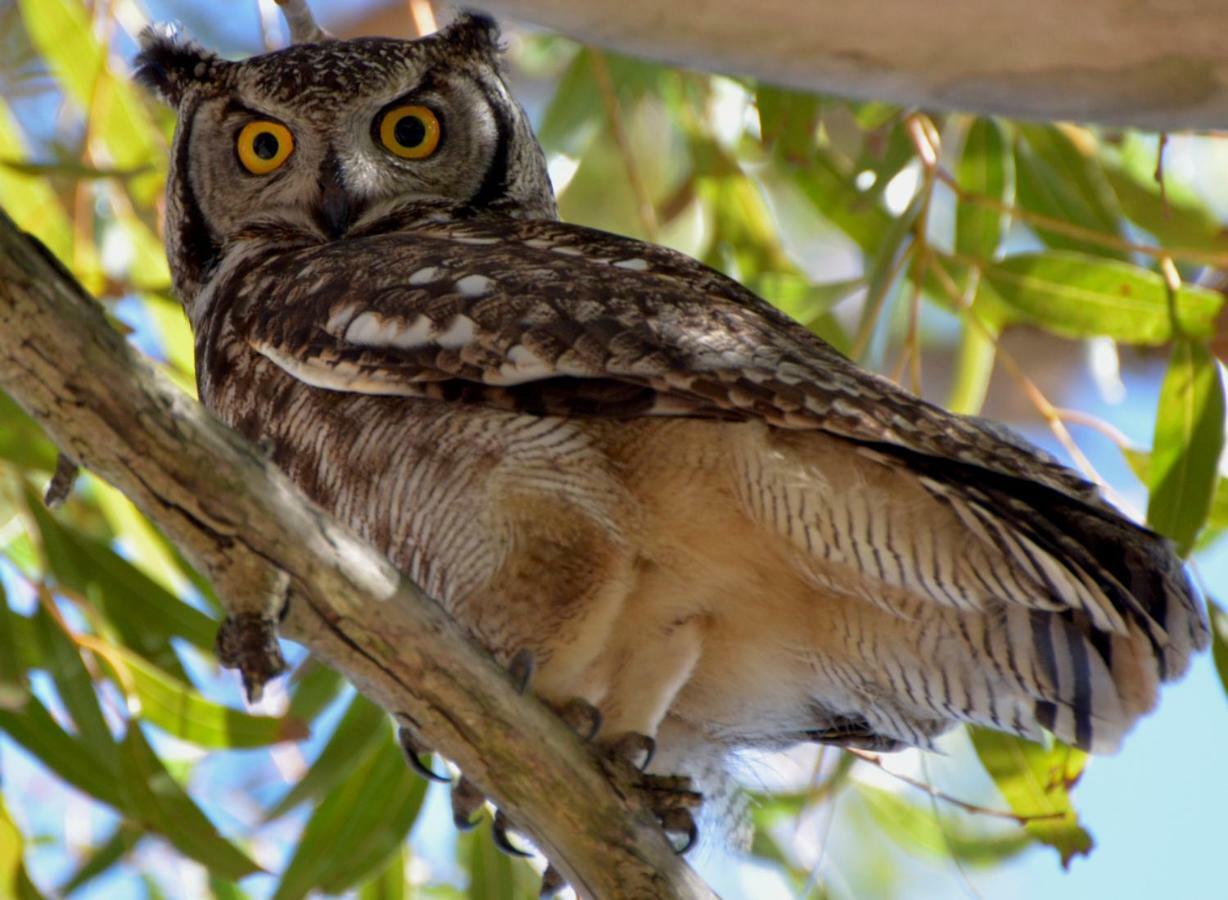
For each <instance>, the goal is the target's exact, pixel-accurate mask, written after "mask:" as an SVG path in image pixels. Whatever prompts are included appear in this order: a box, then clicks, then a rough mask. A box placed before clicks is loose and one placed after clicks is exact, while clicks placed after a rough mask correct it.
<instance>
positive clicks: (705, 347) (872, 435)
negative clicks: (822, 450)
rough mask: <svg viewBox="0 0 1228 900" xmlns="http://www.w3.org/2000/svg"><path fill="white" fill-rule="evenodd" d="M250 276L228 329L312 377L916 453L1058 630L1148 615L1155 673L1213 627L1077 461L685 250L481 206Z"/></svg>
mask: <svg viewBox="0 0 1228 900" xmlns="http://www.w3.org/2000/svg"><path fill="white" fill-rule="evenodd" d="M360 247H361V252H358V251H359V249H360ZM355 260H364V261H365V265H364V264H356V262H355ZM245 277H247V278H249V279H255V280H256V282H255V284H254V285H253V284H252V283H250V282H249V284H248V286H247V290H246V291H245V292H244V293H245V294H246V295H247V296H250V297H255V298H260V300H259V305H255V304H254V305H253V306H252V307H251V308H249V309H242V310H237V311H236V316H235V321H236V323H237V327H238V328H239V329H240V332H241V333H242V334H243V335H244V336H245V337H246V339H247V340H248V341H249V342H250V343H251V344H252V345H253V346H254V347H255V348H256V349H257V350H258V351H259V352H260V353H262V354H263V355H264V356H266V357H267V358H269V359H270V360H272V361H273V362H275V363H276V364H277V365H279V366H281V367H282V368H283V369H285V370H286V371H287V372H289V373H290V374H292V375H294V376H295V377H297V378H298V379H300V380H302V381H304V382H306V383H309V384H312V385H315V386H318V387H322V388H327V389H333V390H341V391H354V392H361V393H372V394H388V395H406V396H425V397H434V398H440V399H445V400H449V401H462V402H476V403H483V404H487V405H492V406H496V407H501V408H505V409H509V410H518V411H525V412H531V413H535V414H560V415H573V416H574V415H587V416H619V417H629V416H642V415H672V416H705V417H718V418H729V419H742V420H746V419H760V420H763V421H765V422H767V423H769V424H771V425H774V426H777V427H779V428H783V429H791V430H822V431H824V432H826V433H828V434H831V435H834V436H836V437H838V438H842V439H846V440H849V441H850V442H853V443H852V444H851V445H850V452H858V453H861V454H863V455H865V456H868V457H870V458H872V459H873V460H875V461H877V462H880V463H882V464H883V465H887V466H891V467H895V468H899V469H907V470H908V471H909V472H910V473H912V474H913V475H915V476H917V477H918V478H919V480H920V483H921V484H923V485H924V486H925V488H926V490H927V491H928V492H929V494H930V495H931V496H932V497H933V498H934V500H936V501H937V502H939V503H941V504H943V505H945V506H947V507H948V508H949V509H951V510H952V511H953V512H954V513H955V514H956V515H957V516H958V517H959V518H960V520H961V521H963V522H964V524H965V525H966V526H967V528H968V530H969V533H970V534H972V535H975V536H976V537H977V538H978V539H979V540H980V541H981V542H982V543H983V544H985V545H986V546H989V547H992V548H995V550H996V552H998V553H1000V555H1001V557H1002V558H1003V559H1005V560H1009V561H1010V563H1009V565H1010V568H1011V571H1012V572H1013V573H1014V575H1013V576H1012V579H1011V584H1009V585H1004V586H1003V588H1002V590H1001V591H1000V592H999V593H1000V595H1001V596H1000V597H999V599H1000V600H1002V601H1009V602H1010V603H1011V604H1016V603H1017V604H1021V605H1023V606H1024V607H1028V608H1032V609H1043V610H1052V611H1062V610H1065V611H1067V612H1069V613H1072V614H1075V615H1077V616H1079V617H1081V618H1080V621H1082V622H1084V623H1086V624H1084V625H1079V624H1077V623H1076V624H1075V625H1072V626H1070V627H1069V628H1067V627H1066V625H1062V626H1061V627H1060V628H1058V626H1057V625H1056V624H1055V625H1053V628H1056V629H1057V630H1056V631H1054V632H1053V633H1054V634H1056V635H1058V637H1059V638H1061V641H1058V646H1061V645H1062V641H1066V642H1067V643H1070V644H1071V646H1072V647H1073V646H1074V643H1079V641H1076V640H1075V639H1074V638H1072V637H1070V635H1076V636H1077V635H1078V634H1083V633H1084V629H1085V628H1091V629H1092V632H1101V633H1104V634H1106V635H1108V634H1113V635H1124V634H1126V633H1130V632H1134V631H1138V632H1141V634H1142V635H1143V636H1145V639H1146V641H1147V642H1150V644H1151V645H1152V647H1153V652H1154V654H1155V657H1156V659H1157V662H1158V665H1159V667H1160V674H1161V676H1162V677H1163V676H1164V675H1165V674H1167V675H1173V674H1176V673H1177V672H1179V671H1180V670H1181V669H1183V668H1184V666H1185V660H1186V657H1187V656H1188V654H1189V652H1190V651H1191V649H1192V648H1194V647H1197V646H1201V645H1202V644H1204V643H1205V642H1206V631H1205V625H1204V624H1203V622H1202V619H1201V615H1200V613H1199V612H1198V609H1197V604H1196V602H1195V601H1194V599H1193V593H1192V590H1191V588H1190V586H1189V582H1188V579H1187V578H1186V576H1185V575H1184V573H1183V571H1182V569H1181V564H1180V561H1179V560H1177V559H1176V557H1175V556H1174V555H1173V554H1172V553H1171V550H1169V548H1168V547H1167V545H1166V544H1165V542H1163V541H1162V540H1161V539H1159V538H1158V537H1156V536H1155V535H1153V534H1151V533H1150V532H1147V531H1146V530H1145V529H1142V528H1140V527H1138V526H1136V525H1134V524H1133V523H1130V522H1128V521H1127V520H1125V519H1123V518H1122V517H1121V516H1120V515H1119V514H1118V513H1116V511H1115V510H1113V509H1112V508H1111V507H1109V506H1108V505H1107V504H1105V503H1104V501H1103V500H1101V499H1100V497H1099V496H1098V494H1097V493H1096V491H1095V489H1094V488H1093V487H1092V486H1091V485H1089V484H1088V483H1087V482H1085V481H1084V480H1083V479H1081V478H1079V477H1078V475H1076V474H1075V473H1074V472H1072V471H1070V470H1069V469H1067V468H1065V467H1063V466H1061V465H1060V464H1059V463H1058V462H1057V461H1056V460H1054V459H1052V458H1051V457H1049V456H1047V455H1046V454H1044V453H1043V452H1041V451H1039V450H1037V449H1036V448H1033V447H1031V446H1030V445H1028V444H1026V443H1025V442H1023V441H1022V439H1020V438H1018V437H1016V436H1014V435H1012V434H1011V433H1010V432H1009V431H1006V430H1005V429H1001V428H1000V427H998V426H994V425H992V424H989V423H986V422H983V421H981V420H978V419H972V418H968V417H964V416H957V415H954V414H951V413H948V412H946V411H945V410H943V409H941V408H939V407H937V406H934V405H932V404H929V403H926V402H924V401H922V400H919V399H918V398H916V397H914V396H912V395H910V394H907V393H906V392H904V391H902V390H900V389H899V388H897V387H896V386H895V385H893V384H891V383H890V382H888V381H887V380H885V379H882V378H880V377H877V376H875V375H872V374H870V373H867V372H865V371H864V370H862V369H860V368H858V367H857V366H855V365H854V364H853V363H851V362H850V361H849V360H848V359H846V358H845V357H844V356H842V355H841V354H839V353H838V352H837V351H835V350H834V349H833V348H831V347H830V346H829V345H827V344H826V343H824V342H823V341H821V340H820V339H818V338H817V337H815V336H814V335H813V334H811V333H810V332H809V331H807V330H806V329H805V328H803V327H802V326H800V325H799V324H797V323H795V322H793V321H792V320H790V319H788V318H787V317H785V316H783V315H782V314H781V313H779V312H778V311H776V310H775V309H773V308H772V307H771V306H769V305H768V304H767V303H765V302H764V301H762V300H760V299H759V298H758V297H756V296H755V295H753V294H752V293H750V292H749V291H747V290H746V289H745V288H743V287H741V286H740V285H738V284H737V283H736V282H734V281H732V280H730V279H728V278H726V277H724V276H722V275H720V274H719V273H716V272H714V271H712V270H711V269H709V268H707V267H705V266H703V265H702V264H700V263H698V262H696V261H694V260H692V259H690V258H688V257H686V256H683V255H681V254H678V253H675V252H672V251H669V250H666V249H664V248H660V247H655V246H651V245H646V244H643V243H640V242H638V241H633V240H630V239H627V238H621V237H617V236H614V235H610V234H607V233H604V232H598V231H593V230H590V229H585V228H580V227H577V226H572V225H567V224H562V223H557V222H543V221H507V220H501V221H499V222H490V221H483V220H477V219H475V220H470V221H464V222H446V223H439V224H434V225H426V226H418V227H416V228H415V229H414V230H413V231H412V232H410V233H406V232H398V233H396V234H373V235H370V236H367V237H356V238H352V239H350V240H347V241H345V242H341V243H337V244H331V245H324V246H323V247H314V248H311V249H310V250H302V251H294V252H288V253H285V254H282V255H279V256H274V257H272V258H271V259H270V260H268V261H267V262H265V263H263V264H261V265H260V266H259V267H257V268H256V269H255V270H254V271H252V272H249V273H247V275H246V276H245ZM262 283H263V284H265V285H267V288H268V290H267V291H264V290H261V284H262ZM253 288H254V289H253ZM266 298H267V299H266ZM784 489H785V488H782V490H784ZM780 502H782V503H783V502H785V498H783V495H782V498H781V501H780ZM768 524H771V523H768ZM786 530H787V529H786ZM865 575H866V577H867V579H869V580H870V582H872V581H873V579H875V578H881V577H882V573H881V572H879V573H878V574H877V575H876V574H875V572H874V571H866V573H865ZM868 583H869V582H868ZM912 587H913V588H914V589H916V590H918V591H919V592H920V593H921V594H924V595H928V596H929V597H930V598H931V599H933V600H935V601H937V602H938V603H940V604H942V605H944V606H947V607H956V608H959V607H960V606H961V605H962V604H963V603H964V602H966V597H961V596H960V591H959V590H957V589H956V588H955V587H954V586H953V583H943V581H942V578H941V573H938V574H937V575H936V577H935V580H934V581H933V582H932V583H925V579H924V578H919V579H918V583H917V584H915V585H913V586H912ZM1053 621H1054V622H1055V623H1056V622H1057V619H1056V618H1055V617H1054V618H1053ZM1067 624H1069V623H1067ZM1062 629H1065V631H1063V630H1062ZM1092 632H1087V633H1088V634H1090V633H1092ZM1063 634H1065V635H1066V636H1065V637H1062V635H1063ZM1037 640H1038V642H1039V643H1038V647H1040V648H1043V646H1044V645H1045V641H1041V640H1040V638H1038V639H1037ZM1106 640H1107V638H1106ZM1106 646H1107V645H1106ZM1096 650H1097V651H1100V650H1101V648H1099V647H1097V648H1096ZM1048 652H1049V654H1050V656H1052V655H1053V653H1054V651H1053V649H1052V642H1050V644H1049V651H1048ZM1104 654H1108V655H1110V656H1111V655H1112V654H1111V651H1109V650H1103V652H1101V653H1100V655H1104ZM1059 656H1062V657H1063V658H1064V655H1062V654H1059ZM1070 656H1071V658H1072V659H1075V658H1083V659H1085V660H1086V658H1087V655H1086V653H1084V654H1083V655H1082V656H1081V657H1080V654H1076V653H1075V652H1074V650H1073V649H1072V650H1071V651H1070ZM1053 658H1054V659H1056V658H1057V657H1053ZM1053 664H1054V665H1057V663H1056V662H1054V663H1053ZM1062 665H1065V663H1063V664H1062ZM1076 669H1077V666H1076ZM1055 679H1056V676H1055ZM1066 680H1067V681H1068V683H1077V682H1078V678H1077V677H1075V676H1071V677H1070V678H1068V679H1066ZM1082 712H1083V714H1084V715H1083V716H1082V718H1084V719H1086V713H1087V710H1086V709H1084V710H1083V711H1082ZM1075 715H1076V718H1080V716H1078V715H1077V714H1075ZM1061 730H1062V731H1063V732H1065V733H1070V734H1074V733H1075V729H1072V728H1068V729H1061Z"/></svg>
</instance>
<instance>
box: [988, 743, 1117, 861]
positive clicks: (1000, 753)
mask: <svg viewBox="0 0 1228 900" xmlns="http://www.w3.org/2000/svg"><path fill="white" fill-rule="evenodd" d="M970 732H971V735H972V744H973V746H974V747H975V748H976V753H977V756H978V757H980V760H981V765H983V766H984V767H985V771H986V772H988V773H989V776H990V777H991V778H992V779H993V781H994V784H996V785H997V787H998V790H999V791H1000V792H1001V793H1002V796H1003V797H1004V798H1005V799H1006V802H1007V803H1009V804H1010V807H1011V809H1012V810H1013V811H1014V812H1015V813H1017V814H1018V815H1020V816H1023V817H1027V818H1028V820H1029V821H1028V822H1027V824H1026V825H1025V826H1024V827H1025V828H1026V829H1027V830H1028V833H1030V834H1031V835H1032V837H1034V838H1035V839H1036V840H1037V841H1039V842H1040V843H1042V844H1046V845H1048V846H1050V847H1053V848H1054V849H1055V850H1057V852H1058V854H1059V855H1060V856H1061V860H1062V866H1063V868H1065V867H1068V866H1069V865H1070V861H1071V860H1072V859H1074V857H1076V856H1086V855H1087V854H1088V853H1090V852H1091V849H1092V846H1093V844H1094V841H1093V840H1092V836H1091V834H1089V833H1088V832H1087V830H1086V829H1085V828H1084V827H1083V826H1082V825H1081V824H1080V823H1079V817H1078V815H1077V814H1076V813H1075V809H1074V805H1073V803H1072V802H1071V799H1070V789H1071V787H1073V786H1074V783H1075V782H1076V781H1077V780H1078V779H1079V776H1080V775H1081V774H1082V772H1083V766H1084V764H1085V762H1086V759H1087V754H1085V753H1082V752H1080V751H1079V750H1075V749H1074V748H1073V747H1067V746H1066V745H1064V744H1055V745H1054V746H1053V747H1051V748H1046V747H1044V746H1042V745H1040V744H1037V743H1033V742H1032V741H1025V740H1024V739H1023V738H1018V737H1015V736H1013V735H1009V734H1002V733H1001V732H997V731H989V730H987V729H984V728H973V729H970Z"/></svg>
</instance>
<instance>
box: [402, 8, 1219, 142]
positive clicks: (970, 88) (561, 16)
mask: <svg viewBox="0 0 1228 900" xmlns="http://www.w3.org/2000/svg"><path fill="white" fill-rule="evenodd" d="M480 5H482V6H484V7H487V8H490V9H492V10H494V11H496V12H498V13H500V14H504V15H507V16H509V17H511V18H516V19H522V20H525V21H529V22H536V23H538V24H541V25H545V26H547V27H549V28H551V29H555V30H558V31H562V32H564V33H566V34H570V35H572V36H573V37H576V38H578V39H580V40H582V41H585V42H588V43H593V44H597V45H600V46H604V47H609V48H612V49H615V50H621V51H623V52H626V53H634V54H638V55H641V56H646V57H648V58H650V59H660V60H664V61H668V62H671V63H675V64H679V65H687V66H692V67H695V68H700V69H705V70H709V71H711V70H715V71H724V72H738V73H746V74H750V75H755V76H758V77H760V78H763V79H765V80H767V81H772V82H777V83H780V84H787V85H791V86H793V87H797V88H803V89H808V90H817V91H824V92H828V93H834V94H841V95H844V96H848V97H856V98H860V99H863V100H884V101H887V102H891V103H898V104H902V105H905V106H924V107H928V108H938V109H955V110H967V111H971V112H979V113H988V114H994V115H1005V116H1013V117H1017V118H1033V119H1045V120H1053V119H1076V120H1080V121H1093V122H1102V123H1106V124H1120V125H1134V126H1137V127H1143V128H1153V129H1168V130H1175V129H1183V128H1222V127H1224V124H1225V122H1228V62H1225V60H1226V59H1228V57H1225V54H1224V51H1223V41H1222V39H1221V36H1222V35H1223V34H1225V33H1226V32H1228V4H1224V3H1214V2H1203V3H1196V4H1181V5H1180V6H1183V7H1185V8H1184V9H1182V8H1178V5H1175V4H1165V3H1139V2H1136V0H1079V2H1076V3H1072V2H1070V0H1029V2H1027V3H1019V2H1017V0H943V2H941V3H918V2H916V0H869V2H854V3H822V2H809V3H805V2H803V3H799V2H797V0H761V2H759V3H756V4H754V5H753V7H752V6H748V5H747V4H746V3H744V2H742V0H706V2H704V3H702V4H693V3H661V2H660V0H593V2H588V3H576V2H575V0H485V2H484V3H482V4H480ZM380 33H383V32H380Z"/></svg>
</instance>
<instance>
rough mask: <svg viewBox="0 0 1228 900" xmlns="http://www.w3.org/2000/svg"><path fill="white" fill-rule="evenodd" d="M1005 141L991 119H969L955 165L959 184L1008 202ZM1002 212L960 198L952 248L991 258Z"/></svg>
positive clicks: (1010, 182)
mask: <svg viewBox="0 0 1228 900" xmlns="http://www.w3.org/2000/svg"><path fill="white" fill-rule="evenodd" d="M1007 151H1008V145H1007V142H1006V138H1005V136H1004V135H1003V133H1002V126H1000V125H999V124H998V123H997V122H995V121H994V120H993V119H984V118H977V119H973V120H972V124H971V125H969V126H968V131H967V133H966V135H965V136H964V147H963V151H962V152H961V153H960V157H959V163H958V164H957V165H956V168H955V178H956V181H958V183H959V186H960V187H961V188H962V189H963V190H964V191H967V192H968V193H970V194H974V195H977V196H980V197H985V198H987V199H989V200H993V201H996V202H998V203H1008V202H1009V201H1010V196H1011V193H1012V188H1013V174H1014V173H1013V171H1012V168H1011V156H1010V154H1009V153H1008V152H1007ZM1003 219H1004V217H1003V215H1002V212H1001V210H999V209H995V208H994V207H992V206H989V205H987V204H984V203H977V202H976V201H975V200H970V199H961V200H960V201H959V203H958V205H957V206H956V209H955V252H956V253H957V254H959V255H960V256H962V257H967V258H971V259H984V260H989V259H993V256H994V252H995V251H996V250H997V249H998V244H999V243H1001V241H1002V232H1003Z"/></svg>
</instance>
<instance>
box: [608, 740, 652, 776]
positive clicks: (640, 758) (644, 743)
mask: <svg viewBox="0 0 1228 900" xmlns="http://www.w3.org/2000/svg"><path fill="white" fill-rule="evenodd" d="M602 750H603V752H604V754H605V755H606V757H608V758H609V759H612V760H615V761H617V762H622V763H626V764H627V765H629V766H631V767H632V768H633V769H638V770H639V771H641V772H643V771H644V770H645V769H647V768H648V766H649V764H651V763H652V758H653V756H654V755H655V754H656V752H657V742H656V740H655V739H654V738H651V737H649V736H648V735H646V734H640V733H639V732H636V731H627V732H624V733H623V734H620V735H617V736H616V737H613V738H610V739H609V740H607V741H604V742H603V747H602Z"/></svg>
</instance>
